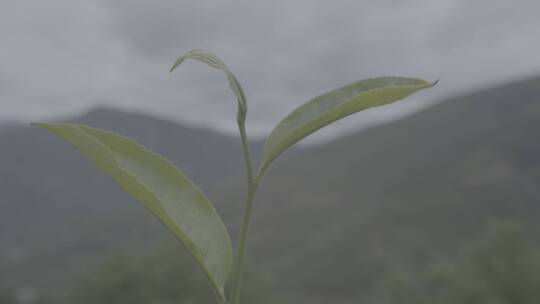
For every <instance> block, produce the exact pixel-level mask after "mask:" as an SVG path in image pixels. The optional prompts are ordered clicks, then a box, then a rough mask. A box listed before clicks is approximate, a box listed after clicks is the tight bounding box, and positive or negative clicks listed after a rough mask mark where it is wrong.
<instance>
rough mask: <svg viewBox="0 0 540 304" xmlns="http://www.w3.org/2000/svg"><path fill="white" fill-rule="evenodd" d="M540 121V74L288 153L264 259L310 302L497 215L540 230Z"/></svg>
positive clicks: (440, 247)
mask: <svg viewBox="0 0 540 304" xmlns="http://www.w3.org/2000/svg"><path fill="white" fill-rule="evenodd" d="M539 130H540V78H537V79H532V80H527V81H522V82H516V83H513V84H509V85H505V86H502V87H498V88H493V89H490V90H485V91H481V92H477V93H474V94H470V95H464V96H460V97H456V98H454V99H451V100H448V101H446V102H443V103H440V104H438V105H436V106H433V107H432V108H429V109H427V110H425V111H423V112H421V113H418V114H416V115H414V116H411V117H408V118H406V119H403V120H401V121H397V122H395V123H392V124H389V125H385V126H381V127H376V128H373V129H370V130H367V131H365V132H360V133H358V134H355V135H352V136H348V137H346V138H342V139H339V140H337V141H335V142H333V143H331V144H329V145H326V146H322V147H319V148H315V149H312V150H310V151H307V152H306V153H305V154H304V155H303V156H302V157H301V158H300V159H298V160H296V161H291V162H286V161H283V162H279V164H278V165H277V166H276V168H274V171H273V172H272V173H271V174H270V175H269V176H268V177H267V178H266V182H267V183H266V186H264V187H263V189H262V190H263V191H262V193H261V195H260V200H259V202H258V206H257V210H256V213H257V216H256V219H255V221H256V222H255V225H254V226H255V227H256V230H257V231H258V233H259V234H258V235H257V236H255V237H254V238H253V240H254V241H255V242H254V243H255V244H254V247H253V250H255V251H256V252H257V255H256V258H257V260H258V261H259V262H261V261H265V262H267V263H268V264H269V267H271V269H273V270H274V271H275V275H276V276H278V277H279V278H281V279H280V284H281V285H282V286H283V288H284V290H286V291H290V292H293V293H296V292H298V291H301V295H299V298H303V295H304V294H311V295H312V296H313V297H314V298H313V299H310V302H308V303H317V300H318V301H320V302H321V303H328V302H332V303H341V302H339V299H343V303H349V302H348V301H350V299H351V298H356V299H368V300H369V297H370V296H371V293H372V291H373V290H374V289H375V288H376V287H377V286H378V284H379V279H381V278H382V276H383V275H384V274H385V272H386V271H387V270H391V269H396V268H411V267H415V265H419V264H423V263H426V262H427V261H429V260H430V258H431V257H435V256H440V255H444V254H446V253H447V252H452V251H453V250H454V249H455V247H456V246H457V245H458V244H459V243H460V242H461V241H463V240H464V239H467V238H470V237H473V236H474V235H476V234H479V233H481V230H482V228H483V226H484V224H485V222H486V221H488V220H493V219H516V220H517V221H519V222H523V223H525V225H529V228H530V229H532V232H534V233H533V235H538V232H540V226H539V225H538V224H537V223H538V220H537V219H538V218H539V217H540V204H539V203H540V140H539V137H538V134H539V133H538V132H539ZM276 261H277V262H276ZM307 291H309V293H308V292H307ZM366 302H369V301H366Z"/></svg>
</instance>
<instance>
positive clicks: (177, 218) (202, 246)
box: [34, 49, 435, 304]
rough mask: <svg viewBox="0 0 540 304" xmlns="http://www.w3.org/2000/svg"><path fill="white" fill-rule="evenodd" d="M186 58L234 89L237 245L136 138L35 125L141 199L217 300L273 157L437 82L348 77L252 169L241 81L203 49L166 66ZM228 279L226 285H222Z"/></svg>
mask: <svg viewBox="0 0 540 304" xmlns="http://www.w3.org/2000/svg"><path fill="white" fill-rule="evenodd" d="M186 59H194V60H198V61H200V62H203V63H205V64H207V65H209V66H211V67H213V68H216V69H218V70H221V71H222V72H223V73H225V75H226V76H227V79H228V82H229V86H230V88H231V90H232V91H233V92H234V94H235V95H236V100H237V103H238V114H237V116H236V120H237V122H238V128H239V131H240V138H241V142H242V148H243V153H244V160H245V167H246V176H247V195H246V202H245V206H244V211H243V215H242V223H241V229H240V235H239V239H238V240H239V241H238V247H237V249H236V256H235V257H234V258H233V251H232V246H231V241H230V237H229V234H228V232H227V229H226V227H225V225H224V224H223V222H222V220H221V218H220V217H219V215H218V214H217V212H216V210H215V209H214V207H213V205H212V203H211V202H210V201H209V200H208V198H207V197H206V195H205V194H204V193H203V192H202V191H201V190H200V189H199V188H198V187H197V186H196V185H195V184H193V182H191V181H190V180H189V179H188V178H187V177H186V176H185V175H184V173H183V172H182V171H181V170H180V169H178V168H176V167H175V166H174V165H173V164H172V163H171V162H169V161H168V160H166V159H165V158H163V157H162V156H160V155H158V154H156V153H154V152H152V151H150V150H149V149H147V148H145V147H143V146H142V145H140V144H138V143H136V142H135V141H133V140H131V139H129V138H127V137H125V136H122V135H119V134H116V133H112V132H108V131H104V130H99V129H95V128H91V127H88V126H85V125H78V124H68V123H35V124H34V125H36V126H39V127H43V128H45V129H47V130H49V131H50V132H52V133H53V134H55V135H57V136H59V137H61V138H62V139H64V140H65V141H67V142H68V143H70V144H71V145H73V146H74V147H75V148H77V149H78V150H79V151H80V152H81V153H82V154H84V155H85V156H86V157H88V158H89V159H91V160H92V161H94V163H95V164H96V165H97V166H98V167H99V168H100V169H101V170H103V171H104V172H105V173H107V174H108V175H110V176H111V177H112V178H113V179H114V180H115V181H116V182H117V183H118V184H119V185H120V187H122V189H124V190H125V191H126V192H128V193H129V194H131V195H132V196H133V197H134V198H135V199H137V200H138V201H139V202H140V203H142V204H143V205H144V206H145V207H146V208H147V209H148V210H149V211H150V212H151V213H152V214H154V215H155V216H156V217H157V218H158V219H159V220H160V221H161V222H162V223H163V224H164V225H165V226H166V227H167V228H168V229H169V230H170V231H171V232H172V233H173V234H174V235H175V236H176V237H177V238H178V239H179V240H180V242H181V243H182V244H183V245H184V246H185V248H186V249H187V250H188V251H189V253H190V254H191V255H192V256H193V258H194V260H195V261H196V262H197V264H198V265H199V266H200V267H201V268H202V270H203V272H204V273H205V275H206V277H207V278H208V281H209V283H210V285H211V287H212V290H213V291H214V293H215V296H216V299H217V302H218V303H220V304H226V303H227V304H228V303H231V304H238V303H239V302H240V289H241V282H242V272H243V268H244V260H245V254H246V242H247V236H248V228H249V223H250V217H251V213H252V207H253V201H254V199H255V194H256V192H257V189H258V188H259V185H260V183H261V181H262V179H263V177H264V175H265V174H266V172H267V171H268V169H269V168H270V165H271V164H272V162H273V161H274V160H275V159H276V158H277V157H278V156H279V155H280V154H281V153H283V152H284V151H285V150H287V149H288V148H289V147H291V146H293V145H294V144H296V143H297V142H299V141H300V140H302V139H303V138H304V137H306V136H308V135H309V134H311V133H313V132H315V131H317V130H318V129H320V128H322V127H324V126H326V125H328V124H330V123H332V122H334V121H337V120H339V119H341V118H343V117H345V116H348V115H351V114H353V113H356V112H359V111H362V110H365V109H368V108H371V107H377V106H382V105H385V104H388V103H391V102H394V101H397V100H399V99H402V98H404V97H407V96H408V95H411V94H413V93H415V92H417V91H419V90H422V89H426V88H429V87H432V86H433V85H435V83H429V82H426V81H424V80H421V79H415V78H403V77H379V78H372V79H367V80H362V81H358V82H354V83H351V84H349V85H346V86H344V87H341V88H338V89H336V90H333V91H330V92H328V93H326V94H323V95H321V96H318V97H316V98H314V99H312V100H310V101H308V102H306V103H305V104H303V105H302V106H300V107H298V108H297V109H296V110H294V111H293V112H292V113H290V114H289V115H288V116H287V117H285V118H284V119H283V120H282V121H281V122H280V123H279V124H278V125H277V126H276V127H275V128H274V129H273V130H272V132H271V133H270V136H268V138H267V140H266V143H265V145H264V149H263V155H262V161H261V163H260V166H259V169H258V170H257V171H254V170H253V166H252V161H251V158H250V152H249V147H248V139H247V135H246V126H245V125H246V114H247V102H246V97H245V94H244V91H243V89H242V86H241V85H240V83H239V82H238V80H237V79H236V77H235V76H234V74H233V73H232V72H231V71H230V70H229V69H228V68H227V67H226V66H225V64H224V63H223V61H221V60H220V59H219V58H218V57H216V56H214V55H213V54H211V53H208V52H206V51H204V50H200V49H197V50H193V51H191V52H189V53H187V54H185V55H184V56H181V57H179V58H178V59H177V60H176V61H175V62H174V64H173V66H172V68H171V70H170V71H171V72H172V71H173V70H175V69H176V68H177V67H178V66H179V65H180V64H182V62H184V61H185V60H186ZM228 283H229V284H230V287H231V288H230V291H229V292H226V291H225V285H226V284H228Z"/></svg>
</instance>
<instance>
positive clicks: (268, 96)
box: [0, 0, 540, 136]
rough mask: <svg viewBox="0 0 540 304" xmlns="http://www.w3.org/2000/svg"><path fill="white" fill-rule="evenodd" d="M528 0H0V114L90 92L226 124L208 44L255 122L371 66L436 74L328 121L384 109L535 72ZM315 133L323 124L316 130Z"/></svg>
mask: <svg viewBox="0 0 540 304" xmlns="http://www.w3.org/2000/svg"><path fill="white" fill-rule="evenodd" d="M539 11H540V2H538V1H537V0H530V1H528V0H522V1H516V0H514V1H509V0H507V1H503V0H489V1H482V0H475V1H473V0H400V1H397V0H373V1H360V0H355V1H313V0H302V1H295V0H287V1H276V0H273V1H253V0H240V1H234V2H233V1H217V0H214V1H210V0H197V1H189V2H188V1H172V0H162V1H144V0H129V1H128V0H110V1H105V0H101V1H88V0H85V1H83V0H47V1H42V0H0V105H1V107H0V120H19V121H25V120H31V119H43V118H48V117H59V116H63V115H70V114H73V113H76V112H79V111H82V110H86V109H89V108H91V107H94V106H96V105H97V104H104V105H110V106H114V107H121V108H126V109H136V110H141V111H146V112H150V113H152V114H154V115H157V116H161V117H166V118H171V119H174V120H177V121H181V122H186V123H190V124H197V125H205V126H211V127H214V128H217V129H219V130H222V131H225V132H229V131H235V121H234V115H235V103H234V99H233V97H232V94H231V93H230V92H229V90H228V88H227V83H226V81H225V80H224V77H223V75H221V74H219V73H217V72H215V71H214V70H212V69H210V68H208V67H206V66H203V65H201V64H196V63H188V64H186V65H185V66H183V67H182V68H180V69H178V70H177V71H176V72H175V73H174V74H172V75H171V74H169V73H168V72H167V71H168V68H169V66H170V64H171V63H172V62H173V61H174V59H175V58H176V57H177V56H178V55H181V54H182V53H184V52H187V51H189V50H190V49H193V48H199V47H202V48H205V49H207V50H209V51H211V52H214V53H216V54H218V55H219V56H220V57H221V58H222V59H223V60H224V61H225V62H226V63H227V64H228V65H229V67H230V68H231V69H232V70H233V71H234V72H235V74H236V75H237V76H238V78H239V79H240V81H241V82H242V84H243V86H244V89H245V90H246V93H247V97H248V103H249V107H250V119H249V121H248V123H249V127H250V130H251V132H252V133H253V134H263V133H265V132H267V131H268V130H269V129H270V128H271V127H272V126H273V125H274V124H275V123H276V122H277V121H278V120H279V119H280V118H281V117H283V116H284V115H286V114H287V113H288V112H289V111H290V110H292V109H293V108H294V107H296V106H297V105H299V104H301V103H303V102H304V101H306V100H308V99H309V98H310V97H313V96H316V95H318V94H320V93H323V92H324V91H326V90H329V89H332V88H335V87H336V86H340V85H344V84H347V83H349V82H352V81H355V80H359V79H362V78H367V77H372V76H378V75H404V76H418V77H422V78H425V79H428V80H435V79H438V78H440V79H441V83H440V84H439V85H438V86H437V88H436V89H434V90H431V91H426V92H423V93H421V94H420V95H418V96H415V97H414V98H411V99H409V100H408V101H406V102H403V103H398V104H396V105H394V106H390V107H387V108H382V109H377V110H370V111H367V112H366V113H362V114H360V115H359V116H358V115H357V116H356V118H355V119H354V121H352V120H350V119H349V120H347V121H346V122H345V123H342V124H341V125H340V127H338V128H333V129H331V130H330V131H328V132H326V134H331V133H332V132H337V131H340V130H343V129H347V128H351V127H358V126H361V125H365V124H371V123H373V122H378V121H384V120H387V119H391V118H394V117H397V116H400V115H403V114H406V113H410V112H411V111H414V110H415V109H417V108H419V107H421V106H423V105H425V104H427V103H429V102H430V101H433V100H437V99H440V98H442V97H444V96H447V95H449V94H454V93H458V92H460V91H463V90H472V89H475V88H477V87H482V86H490V85H492V84H496V83H499V82H504V81H508V80H512V79H515V78H520V77H527V76H530V75H535V74H536V73H540V59H539V55H538V50H539V48H540V18H538V16H537V15H538V12H539ZM323 136H324V134H323Z"/></svg>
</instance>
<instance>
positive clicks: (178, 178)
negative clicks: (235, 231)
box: [34, 123, 232, 302]
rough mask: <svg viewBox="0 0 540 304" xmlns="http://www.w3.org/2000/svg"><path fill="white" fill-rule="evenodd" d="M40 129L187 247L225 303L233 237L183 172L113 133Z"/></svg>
mask: <svg viewBox="0 0 540 304" xmlns="http://www.w3.org/2000/svg"><path fill="white" fill-rule="evenodd" d="M34 125H37V126H40V127H43V128H45V129H47V130H49V131H50V132H52V133H54V134H55V135H57V136H59V137H61V138H62V139H64V140H65V141H67V142H69V143H70V144H71V145H73V146H74V147H75V148H77V149H78V150H79V151H81V152H82V154H84V155H85V156H86V157H88V158H89V159H91V160H92V161H94V163H95V164H96V165H97V166H98V167H99V168H100V169H101V170H103V171H104V172H105V173H107V174H109V175H110V176H111V177H112V178H113V179H114V180H115V181H116V182H117V183H118V184H119V185H120V186H121V187H122V188H123V189H124V190H125V191H126V192H128V193H129V194H131V195H132V196H133V197H134V198H135V199H137V200H138V201H139V202H141V203H142V204H143V205H144V206H145V207H146V208H147V209H148V210H149V211H150V212H151V213H153V214H154V215H155V216H156V217H157V218H158V219H159V220H160V221H161V222H162V223H163V224H164V225H165V226H166V227H167V228H168V229H169V230H170V231H171V232H172V233H173V234H174V235H175V236H176V237H177V238H178V239H179V240H180V241H181V242H182V243H183V245H184V246H185V247H186V248H187V250H188V251H189V252H190V253H191V255H192V256H193V257H194V259H195V260H196V262H197V263H198V264H199V265H200V267H201V268H202V269H203V271H204V273H205V274H206V275H207V277H208V279H209V281H210V283H211V285H212V287H213V289H214V291H215V292H216V295H217V296H218V297H219V298H221V300H222V302H225V295H224V285H225V282H226V281H227V279H228V277H229V274H230V271H231V266H232V248H231V242H230V238H229V234H228V233H227V229H226V228H225V225H224V224H223V222H222V221H221V219H220V217H219V215H218V214H217V212H216V211H215V209H214V207H213V206H212V204H211V203H210V201H209V200H208V198H206V196H205V195H204V193H203V192H202V191H201V190H200V189H199V188H197V186H195V185H194V184H193V183H192V182H191V181H190V180H189V179H188V178H187V177H186V176H185V175H184V174H183V173H182V172H181V171H180V170H179V169H177V168H176V167H175V166H174V165H173V164H172V163H170V162H169V161H168V160H166V159H165V158H163V157H161V156H159V155H157V154H155V153H153V152H151V151H150V150H148V149H146V148H145V147H143V146H141V145H139V144H138V143H136V142H135V141H133V140H131V139H129V138H127V137H124V136H121V135H117V134H115V133H112V132H107V131H103V130H98V129H94V128H90V127H87V126H84V125H76V124H63V123H36V124H34Z"/></svg>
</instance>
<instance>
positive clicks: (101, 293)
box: [66, 246, 283, 304]
mask: <svg viewBox="0 0 540 304" xmlns="http://www.w3.org/2000/svg"><path fill="white" fill-rule="evenodd" d="M179 252H180V253H182V251H179V250H178V248H177V246H167V247H163V248H161V249H160V250H157V251H155V252H152V253H151V254H147V255H140V254H138V255H134V254H128V253H124V254H119V255H117V256H115V257H112V258H111V259H110V260H108V261H107V262H106V263H105V264H104V265H102V266H101V267H100V268H99V269H98V270H97V271H92V272H89V273H87V274H85V275H83V276H81V277H80V278H78V279H77V280H76V283H75V285H74V286H73V287H72V290H71V292H70V294H69V296H68V298H67V301H66V303H78V304H96V303H108V304H125V303H131V304H147V303H164V304H166V303H171V304H173V303H200V304H206V303H208V304H210V303H214V302H215V299H214V298H213V297H212V291H211V290H210V289H209V288H208V286H207V284H206V279H205V277H204V275H203V273H202V272H201V271H200V270H199V269H197V268H195V267H194V265H193V263H192V262H191V260H190V259H189V257H188V256H187V255H185V254H179ZM266 284H269V283H267V282H266V281H265V280H263V279H262V278H261V277H260V276H258V275H254V274H250V275H249V278H248V280H247V286H246V288H245V292H244V294H243V298H244V300H245V301H247V302H248V303H261V304H270V303H276V302H275V301H276V298H274V297H273V296H272V295H270V294H269V293H268V289H267V286H266ZM279 303H283V302H282V301H280V302H279Z"/></svg>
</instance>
